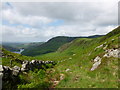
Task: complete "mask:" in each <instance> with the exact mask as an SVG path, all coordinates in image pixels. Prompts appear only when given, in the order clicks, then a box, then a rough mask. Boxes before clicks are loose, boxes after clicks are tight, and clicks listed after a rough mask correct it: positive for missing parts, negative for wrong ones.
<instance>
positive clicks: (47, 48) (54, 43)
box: [22, 35, 102, 56]
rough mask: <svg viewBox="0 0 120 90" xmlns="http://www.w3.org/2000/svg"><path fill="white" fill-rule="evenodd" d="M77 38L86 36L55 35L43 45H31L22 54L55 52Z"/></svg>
mask: <svg viewBox="0 0 120 90" xmlns="http://www.w3.org/2000/svg"><path fill="white" fill-rule="evenodd" d="M100 36H102V35H94V36H89V37H86V38H96V37H100ZM76 38H84V37H66V36H58V37H54V38H52V39H50V40H48V41H47V42H46V43H43V44H42V45H37V46H31V47H29V48H26V49H25V50H24V51H23V52H22V54H23V55H26V56H37V55H42V54H46V53H50V52H54V51H56V50H57V49H58V48H59V47H60V46H62V45H64V44H65V43H68V42H71V41H72V40H74V39H76Z"/></svg>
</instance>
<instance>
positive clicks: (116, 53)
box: [103, 49, 119, 58]
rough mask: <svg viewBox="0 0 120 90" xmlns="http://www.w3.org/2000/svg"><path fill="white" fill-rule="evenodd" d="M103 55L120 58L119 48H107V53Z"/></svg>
mask: <svg viewBox="0 0 120 90" xmlns="http://www.w3.org/2000/svg"><path fill="white" fill-rule="evenodd" d="M103 57H108V58H109V57H117V58H119V50H118V49H108V50H106V54H105V55H104V56H103Z"/></svg>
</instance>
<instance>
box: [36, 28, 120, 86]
mask: <svg viewBox="0 0 120 90" xmlns="http://www.w3.org/2000/svg"><path fill="white" fill-rule="evenodd" d="M119 36H120V27H118V28H116V29H114V30H113V31H112V32H110V33H108V34H107V35H106V36H103V37H99V38H91V39H89V38H80V39H76V40H74V41H72V42H70V43H67V44H65V45H63V46H62V47H60V48H59V49H58V51H57V52H54V53H50V54H46V55H43V56H37V57H36V58H38V59H44V60H55V61H58V64H57V65H56V66H55V68H54V70H53V71H54V73H49V76H50V80H51V82H53V85H52V86H51V87H57V88H117V87H118V82H119V78H118V58H116V57H112V56H111V57H104V54H105V53H106V52H105V51H106V50H109V49H118V37H119ZM102 44H103V46H102V47H99V48H96V47H98V46H100V45H102ZM97 56H99V57H100V58H101V64H100V65H99V66H98V67H97V69H95V70H94V71H91V70H90V69H91V68H92V65H93V63H94V61H93V60H94V59H95V58H96V57H97ZM59 61H60V62H59ZM61 78H62V79H61Z"/></svg>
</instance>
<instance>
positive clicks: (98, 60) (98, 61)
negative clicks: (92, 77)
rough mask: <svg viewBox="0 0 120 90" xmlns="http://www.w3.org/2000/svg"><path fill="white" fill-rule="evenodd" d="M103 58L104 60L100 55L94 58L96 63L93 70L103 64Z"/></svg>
mask: <svg viewBox="0 0 120 90" xmlns="http://www.w3.org/2000/svg"><path fill="white" fill-rule="evenodd" d="M101 60H102V58H100V57H99V56H97V57H96V58H95V59H94V64H93V66H92V68H91V71H94V70H95V69H96V68H97V67H98V66H99V65H100V64H101Z"/></svg>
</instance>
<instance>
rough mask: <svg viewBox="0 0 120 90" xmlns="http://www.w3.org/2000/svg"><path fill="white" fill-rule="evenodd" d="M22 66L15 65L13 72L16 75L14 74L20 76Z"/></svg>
mask: <svg viewBox="0 0 120 90" xmlns="http://www.w3.org/2000/svg"><path fill="white" fill-rule="evenodd" d="M20 70H21V69H20V67H18V66H14V67H13V68H12V74H13V75H14V76H18V75H19V73H20Z"/></svg>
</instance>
